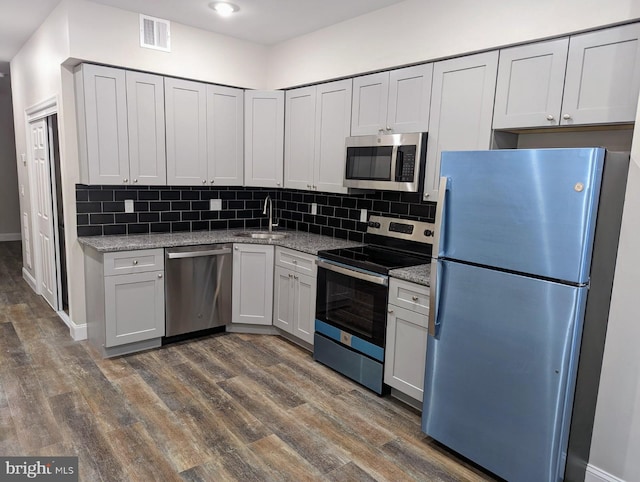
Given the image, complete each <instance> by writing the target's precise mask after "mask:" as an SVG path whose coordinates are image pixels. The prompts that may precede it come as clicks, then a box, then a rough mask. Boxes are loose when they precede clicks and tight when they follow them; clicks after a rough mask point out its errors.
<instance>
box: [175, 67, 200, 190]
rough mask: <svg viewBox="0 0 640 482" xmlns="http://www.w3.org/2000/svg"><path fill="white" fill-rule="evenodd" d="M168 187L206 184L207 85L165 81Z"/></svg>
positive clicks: (176, 80) (177, 80) (186, 81)
mask: <svg viewBox="0 0 640 482" xmlns="http://www.w3.org/2000/svg"><path fill="white" fill-rule="evenodd" d="M164 87H165V103H166V109H165V110H166V118H167V183H168V184H169V185H171V186H190V185H191V186H195V185H203V184H207V124H206V123H207V103H206V99H205V97H206V88H205V84H201V83H198V82H191V81H188V80H180V79H170V78H166V79H165V81H164Z"/></svg>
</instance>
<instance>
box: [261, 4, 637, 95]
mask: <svg viewBox="0 0 640 482" xmlns="http://www.w3.org/2000/svg"><path fill="white" fill-rule="evenodd" d="M638 17H640V2H638V1H637V0H607V1H606V2H603V1H602V0H562V1H558V0H536V1H524V0H512V1H509V2H505V1H504V0H483V1H478V0H448V1H446V2H431V1H425V0H407V1H405V2H402V3H398V4H396V5H392V6H390V7H387V8H384V9H381V10H377V11H375V12H372V13H369V14H367V15H362V16H360V17H357V18H355V19H352V20H348V21H345V22H342V23H339V24H336V25H333V26H331V27H328V28H324V29H321V30H318V31H316V32H313V33H310V34H308V35H303V36H300V37H297V38H294V39H291V40H289V41H286V42H282V43H280V44H278V45H276V46H275V47H274V48H273V49H272V50H271V53H270V56H271V58H270V62H269V75H268V81H267V87H269V88H284V87H291V86H295V85H302V84H306V83H312V82H318V81H320V80H327V79H333V78H339V77H344V76H349V75H353V74H358V73H363V72H368V71H373V70H380V69H385V68H389V67H394V66H400V65H404V64H410V63H417V62H423V61H425V60H431V59H438V58H442V57H449V56H455V55H460V54H462V53H467V52H474V51H478V50H483V49H490V48H495V47H499V46H503V45H508V44H513V43H518V42H525V41H530V40H533V39H541V38H546V37H550V36H555V35H560V34H565V33H569V32H575V31H579V30H585V29H591V28H594V27H597V26H602V25H608V24H611V23H615V22H622V21H626V20H629V19H632V18H638Z"/></svg>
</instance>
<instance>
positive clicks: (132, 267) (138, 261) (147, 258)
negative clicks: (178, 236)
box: [104, 248, 164, 276]
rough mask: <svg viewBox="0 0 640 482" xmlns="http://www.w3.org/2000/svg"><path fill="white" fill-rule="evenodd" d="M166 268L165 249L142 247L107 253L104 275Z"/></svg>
mask: <svg viewBox="0 0 640 482" xmlns="http://www.w3.org/2000/svg"><path fill="white" fill-rule="evenodd" d="M162 270H164V249H161V248H159V249H142V250H138V251H119V252H115V253H105V255H104V275H105V276H113V275H118V274H129V273H144V272H145V271H162Z"/></svg>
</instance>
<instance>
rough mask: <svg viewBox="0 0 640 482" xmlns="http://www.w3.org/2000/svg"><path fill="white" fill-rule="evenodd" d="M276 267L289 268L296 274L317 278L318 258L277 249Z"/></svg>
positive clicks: (285, 249) (298, 252)
mask: <svg viewBox="0 0 640 482" xmlns="http://www.w3.org/2000/svg"><path fill="white" fill-rule="evenodd" d="M276 266H280V267H282V268H288V269H291V270H293V271H295V272H296V273H300V274H306V275H309V276H312V277H314V278H315V277H316V272H317V270H318V267H317V266H316V257H315V256H312V255H310V254H306V253H302V252H300V251H295V250H292V249H287V248H280V247H277V248H276Z"/></svg>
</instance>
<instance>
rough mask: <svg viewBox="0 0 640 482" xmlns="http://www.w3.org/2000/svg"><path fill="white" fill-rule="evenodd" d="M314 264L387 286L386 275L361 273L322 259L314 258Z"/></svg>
mask: <svg viewBox="0 0 640 482" xmlns="http://www.w3.org/2000/svg"><path fill="white" fill-rule="evenodd" d="M316 264H317V265H318V268H324V269H326V270H329V271H334V272H336V273H340V274H343V275H345V276H350V277H351V278H357V279H360V280H363V281H368V282H370V283H375V284H377V285H383V286H389V278H388V277H387V276H378V275H375V274H370V273H363V272H362V271H356V270H354V269H349V268H345V267H343V266H340V265H337V264H333V263H331V262H328V261H325V260H324V259H318V260H316Z"/></svg>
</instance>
